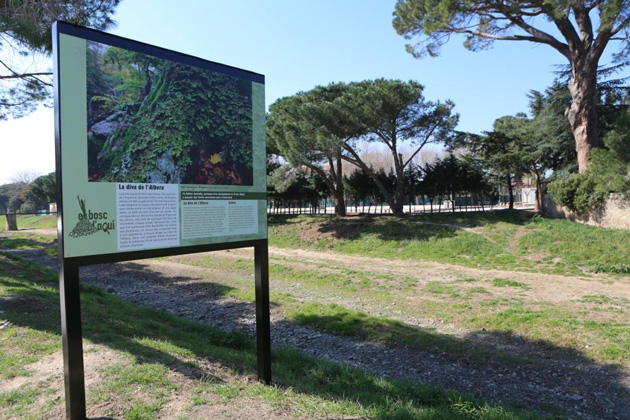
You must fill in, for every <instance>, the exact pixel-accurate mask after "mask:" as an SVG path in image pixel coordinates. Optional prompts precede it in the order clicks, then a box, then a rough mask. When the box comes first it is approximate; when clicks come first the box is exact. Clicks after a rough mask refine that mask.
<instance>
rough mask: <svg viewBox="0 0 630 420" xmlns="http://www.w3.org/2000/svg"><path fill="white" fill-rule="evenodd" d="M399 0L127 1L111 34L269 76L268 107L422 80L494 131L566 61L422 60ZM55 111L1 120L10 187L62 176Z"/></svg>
mask: <svg viewBox="0 0 630 420" xmlns="http://www.w3.org/2000/svg"><path fill="white" fill-rule="evenodd" d="M394 5H395V0H344V1H339V0H318V1H314V0H311V1H306V0H299V1H296V0H291V1H289V0H267V1H261V0H229V1H226V0H185V1H179V2H172V1H155V2H147V1H143V0H122V2H121V4H120V6H119V8H118V10H117V13H116V15H115V16H114V19H115V20H116V22H117V26H116V27H115V28H114V29H111V30H110V32H111V33H114V34H116V35H120V36H123V37H127V38H132V39H136V40H139V41H142V42H146V43H149V44H154V45H158V46H161V47H164V48H168V49H172V50H176V51H181V52H184V53H187V54H191V55H195V56H198V57H201V58H204V59H207V60H212V61H216V62H220V63H224V64H228V65H232V66H236V67H241V68H244V69H247V70H251V71H254V72H257V73H262V74H264V75H265V77H266V99H267V100H266V102H267V105H269V104H271V103H273V101H275V100H276V99H278V98H280V97H283V96H288V95H292V94H294V93H296V92H298V91H302V90H309V89H311V88H313V87H314V86H316V85H325V84H328V83H330V82H333V81H345V82H350V81H359V80H365V79H376V78H381V77H384V78H389V79H401V80H416V81H418V82H420V83H422V84H423V85H424V86H425V96H426V97H427V98H428V99H430V100H442V101H443V100H446V99H450V100H452V101H453V102H454V103H455V111H456V112H458V113H459V114H460V123H459V126H458V127H457V128H458V129H459V130H463V131H471V132H481V131H484V130H490V129H491V126H492V123H493V121H494V120H495V119H496V118H498V117H501V116H504V115H513V114H515V113H517V112H523V111H527V97H526V94H527V93H528V92H529V91H530V90H531V89H535V90H544V89H545V88H546V87H547V86H549V85H550V84H551V82H552V81H553V79H554V71H556V70H557V67H556V66H557V65H559V64H565V59H564V57H562V56H561V55H560V54H559V53H557V52H556V51H555V50H553V49H551V48H550V47H547V46H544V45H535V44H531V43H517V42H496V43H495V44H494V47H493V48H492V49H491V50H488V51H482V52H477V53H473V52H470V51H467V50H465V49H464V47H463V46H462V39H461V38H457V37H453V38H452V39H451V41H450V43H449V44H447V45H446V46H445V48H443V51H442V54H441V56H440V57H437V58H423V59H421V60H418V59H414V58H413V57H412V56H411V55H410V54H408V53H407V52H406V51H405V43H406V40H404V39H403V38H402V37H401V36H399V35H397V34H396V32H395V31H394V29H393V27H392V24H391V21H392V12H393V10H394ZM53 126H54V125H53V112H52V110H50V109H44V110H40V111H38V112H37V113H35V114H34V115H32V116H31V117H28V118H23V119H21V120H16V121H8V122H1V121H0V138H1V139H2V140H3V143H5V141H8V142H9V143H10V146H9V149H12V150H7V149H6V148H5V147H6V144H3V153H2V155H0V184H2V183H5V182H7V181H8V179H9V178H10V177H11V175H12V174H14V173H15V172H17V171H20V170H34V171H37V172H40V173H42V174H43V173H48V172H51V171H53V170H54V132H53Z"/></svg>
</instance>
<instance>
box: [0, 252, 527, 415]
mask: <svg viewBox="0 0 630 420" xmlns="http://www.w3.org/2000/svg"><path fill="white" fill-rule="evenodd" d="M0 262H1V264H2V270H1V271H0V272H2V273H3V274H2V278H1V279H0V292H1V294H2V296H15V298H12V300H7V301H3V302H4V303H3V304H2V305H3V306H2V310H3V311H4V312H3V313H2V314H1V316H2V318H3V319H6V320H8V321H9V322H11V326H9V327H8V329H5V330H3V334H2V337H5V335H6V334H5V333H10V334H12V339H11V340H2V341H1V342H0V352H1V354H2V355H7V354H11V353H14V352H23V355H26V354H28V355H29V356H30V359H29V361H28V362H25V361H23V360H22V358H21V357H18V358H14V359H12V360H8V359H6V358H5V359H6V362H5V363H6V366H3V367H8V368H9V369H8V370H10V371H12V372H13V373H12V374H11V375H13V376H15V375H21V374H27V373H26V372H25V366H26V365H27V364H28V363H29V362H33V361H36V360H40V359H41V358H42V357H44V356H46V355H48V354H51V353H52V352H54V351H60V346H61V340H60V331H59V329H60V324H59V323H60V321H59V315H58V313H59V307H58V299H59V296H58V293H57V291H56V289H54V288H53V287H51V282H52V280H53V279H54V275H53V274H52V273H50V272H49V271H47V270H45V269H42V268H39V267H37V266H35V265H33V264H28V263H25V262H23V261H21V260H16V259H14V258H10V257H6V256H1V257H0ZM82 310H83V316H84V319H83V333H84V340H85V342H86V343H88V344H89V343H94V344H96V345H99V346H106V347H108V348H110V349H112V350H114V351H116V352H118V353H119V354H121V361H119V362H118V363H117V364H115V365H111V366H107V364H104V365H103V366H102V367H101V368H100V369H101V376H102V378H101V380H100V381H99V382H98V384H96V385H95V387H93V388H91V389H89V390H88V405H89V404H95V402H96V401H115V402H116V405H117V406H119V407H123V409H124V410H123V411H124V412H123V417H124V418H126V419H154V418H157V417H160V416H163V415H166V414H168V413H165V412H164V409H165V406H166V404H167V403H168V401H169V400H170V398H171V396H172V395H173V391H175V392H177V390H178V389H179V388H178V387H180V386H181V384H180V383H178V382H174V381H173V379H172V375H173V374H174V373H176V372H179V373H180V374H184V375H185V376H187V377H190V378H191V379H190V381H188V382H187V383H188V385H187V386H188V387H189V388H187V389H188V390H187V391H186V392H187V393H189V394H190V396H191V397H190V402H189V404H190V407H191V408H192V407H194V406H196V405H197V406H198V405H203V404H205V403H206V402H208V403H209V404H214V403H215V402H216V401H217V400H222V399H223V400H225V399H228V400H230V401H236V402H238V401H241V399H243V398H245V400H243V401H251V400H254V401H261V402H264V403H268V404H271V405H272V406H273V407H275V408H278V409H281V410H282V411H283V412H289V413H291V415H294V416H299V417H306V418H314V417H322V416H327V417H340V416H348V417H355V418H361V417H367V418H380V419H466V418H476V419H535V418H539V416H537V415H535V414H532V413H527V412H522V411H519V410H516V409H512V408H508V407H502V406H498V405H493V404H490V403H487V402H483V401H479V400H476V399H475V398H473V397H472V396H470V395H467V394H461V393H458V392H455V391H450V390H445V389H443V388H439V387H435V386H430V385H422V384H413V383H411V382H408V381H402V380H395V379H390V378H383V377H379V376H377V375H374V374H370V373H367V372H365V371H361V370H357V369H352V368H348V367H345V366H342V365H338V364H333V363H328V362H324V361H321V360H318V359H315V358H312V357H308V356H305V355H304V354H302V353H300V352H298V351H295V350H289V349H278V350H274V352H273V356H272V357H273V367H274V374H275V377H276V378H277V384H276V386H273V387H265V386H262V385H260V384H256V383H254V384H252V383H251V382H250V381H249V380H247V377H249V376H251V375H253V373H254V372H255V365H256V359H255V345H254V343H253V342H252V341H251V340H250V339H249V338H248V337H245V336H243V335H241V334H237V333H231V334H228V333H224V332H222V331H220V330H218V329H215V328H213V327H210V326H206V325H201V324H197V323H195V322H192V321H188V320H185V319H181V318H177V317H175V316H173V315H170V314H168V313H165V312H156V311H154V310H151V309H147V308H142V307H139V306H136V305H134V304H132V303H128V302H124V301H121V300H119V299H117V298H115V297H113V296H111V295H109V294H107V293H105V292H103V291H102V290H100V289H97V288H94V287H90V286H83V287H82ZM18 339H19V340H20V341H19V342H17V341H16V340H18ZM42 341H43V342H46V343H45V344H43V343H42ZM208 363H213V364H218V365H219V366H224V367H225V368H227V369H228V371H229V372H230V373H229V374H225V373H224V374H222V375H223V376H222V377H217V376H216V375H218V373H217V371H216V370H212V369H210V368H208V367H202V366H207V365H208ZM8 370H5V369H4V368H3V369H2V370H1V372H3V374H4V375H5V378H6V377H10V375H7V374H6V372H7V371H8ZM213 378H217V379H216V380H215V379H213ZM50 386H53V385H50ZM191 389H192V391H191ZM50 392H51V391H50V388H47V387H46V386H43V385H42V387H38V388H35V387H23V388H19V389H17V390H13V391H9V392H5V393H2V394H0V410H1V411H2V412H3V413H7V414H8V415H16V416H18V417H20V418H29V417H33V418H34V417H46V416H47V414H46V413H47V410H49V409H51V407H50V405H47V403H45V402H41V401H44V400H46V398H44V397H45V396H46V395H49V393H50ZM16 413H17V414H16Z"/></svg>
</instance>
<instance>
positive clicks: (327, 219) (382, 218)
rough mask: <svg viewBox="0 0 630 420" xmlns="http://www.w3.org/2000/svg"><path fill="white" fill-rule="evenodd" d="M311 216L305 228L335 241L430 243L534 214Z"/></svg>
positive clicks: (275, 220)
mask: <svg viewBox="0 0 630 420" xmlns="http://www.w3.org/2000/svg"><path fill="white" fill-rule="evenodd" d="M304 217H305V216H297V215H291V216H289V215H287V216H270V218H269V223H270V225H277V226H281V225H289V226H290V225H292V224H295V223H299V222H300V221H301V220H304ZM308 217H310V218H312V220H313V221H314V222H315V223H313V224H312V226H307V227H305V228H303V229H316V231H317V232H318V233H319V234H324V235H326V236H330V237H332V238H335V239H345V240H357V239H359V238H361V236H363V235H376V236H377V237H378V238H379V239H381V240H386V241H402V240H416V241H429V240H431V239H444V238H451V237H454V236H456V235H457V231H458V230H459V229H461V227H466V228H474V227H479V226H489V225H493V224H497V223H501V222H503V223H509V224H514V225H519V226H520V225H524V224H526V223H527V221H528V220H529V219H530V218H531V217H532V213H531V212H527V211H518V210H513V211H510V210H496V211H487V212H478V213H472V212H469V213H457V212H456V213H433V214H428V213H424V214H419V215H413V216H407V217H404V218H395V217H393V216H391V215H371V214H363V215H359V216H349V217H337V216H331V215H315V216H308ZM307 220H311V219H307ZM309 225H310V224H309ZM449 225H450V226H449ZM458 227H459V228H458Z"/></svg>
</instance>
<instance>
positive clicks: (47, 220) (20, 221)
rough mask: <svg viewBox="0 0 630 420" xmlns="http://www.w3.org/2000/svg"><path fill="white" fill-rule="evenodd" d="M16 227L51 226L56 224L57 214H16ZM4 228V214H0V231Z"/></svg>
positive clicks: (39, 227)
mask: <svg viewBox="0 0 630 420" xmlns="http://www.w3.org/2000/svg"><path fill="white" fill-rule="evenodd" d="M17 225H18V229H41V228H51V227H55V226H57V215H56V214H49V215H45V216H35V215H24V216H22V215H18V216H17ZM5 228H6V220H5V216H0V232H3V231H4V230H5Z"/></svg>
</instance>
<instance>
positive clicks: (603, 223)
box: [543, 194, 630, 230]
mask: <svg viewBox="0 0 630 420" xmlns="http://www.w3.org/2000/svg"><path fill="white" fill-rule="evenodd" d="M543 202H544V208H545V210H544V212H543V216H545V217H551V218H554V219H568V220H573V221H575V222H580V223H585V224H587V225H592V226H600V227H608V228H616V229H628V230H630V199H627V198H624V197H623V196H622V195H620V194H611V195H610V197H609V198H608V201H606V205H604V206H603V207H602V208H601V209H599V210H597V211H593V212H589V213H585V214H577V213H575V212H573V211H571V210H569V209H567V208H566V207H562V206H560V205H558V204H556V202H555V201H553V198H552V197H551V195H549V194H545V195H544V196H543Z"/></svg>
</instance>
